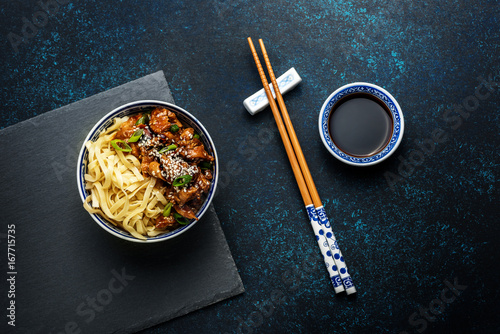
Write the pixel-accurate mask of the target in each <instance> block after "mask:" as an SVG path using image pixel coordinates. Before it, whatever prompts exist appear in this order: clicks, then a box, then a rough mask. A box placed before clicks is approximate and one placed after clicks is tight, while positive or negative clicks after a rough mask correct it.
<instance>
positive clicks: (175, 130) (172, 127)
mask: <svg viewBox="0 0 500 334" xmlns="http://www.w3.org/2000/svg"><path fill="white" fill-rule="evenodd" d="M170 131H172V132H173V133H176V132H177V131H179V126H178V125H177V124H173V125H172V126H171V127H170Z"/></svg>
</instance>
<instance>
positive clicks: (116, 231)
mask: <svg viewBox="0 0 500 334" xmlns="http://www.w3.org/2000/svg"><path fill="white" fill-rule="evenodd" d="M153 105H155V106H162V107H166V108H169V109H171V110H173V111H174V112H176V113H180V114H182V115H183V116H184V117H185V118H188V119H189V120H190V121H192V122H193V123H195V124H196V127H198V128H199V130H201V132H202V133H201V135H202V138H203V139H204V141H205V143H207V142H208V144H209V145H210V149H211V151H212V152H213V156H214V161H215V163H214V165H213V176H214V178H213V179H212V186H211V189H210V191H209V193H208V195H207V199H206V200H205V202H204V203H203V206H202V207H201V209H200V211H198V215H197V217H198V220H199V219H201V217H202V216H203V215H204V214H205V212H206V211H207V210H208V208H209V207H210V204H211V203H212V200H213V198H214V195H215V191H216V189H217V184H218V179H219V159H218V156H217V151H216V148H215V144H214V142H213V140H212V137H211V136H210V134H209V133H208V131H207V130H206V128H205V127H204V126H203V124H202V123H201V122H200V121H199V120H198V119H197V118H196V117H195V116H193V115H192V114H191V113H189V112H188V111H186V110H185V109H183V108H181V107H179V106H177V105H175V104H173V103H170V102H165V101H160V100H137V101H133V102H129V103H126V104H123V105H121V106H119V107H117V108H115V109H113V110H112V111H110V112H108V113H107V114H105V115H104V116H103V117H102V118H101V119H99V120H98V121H97V122H96V124H95V125H94V126H93V127H92V129H91V130H90V131H89V133H88V134H87V136H86V137H85V139H84V141H83V143H82V147H81V149H80V153H79V155H78V160H77V168H76V179H77V185H78V192H79V194H80V198H81V199H82V203H83V201H85V199H86V198H87V197H88V194H87V192H86V191H85V179H84V174H85V173H84V171H85V168H86V165H87V161H86V160H84V158H85V155H86V154H87V153H88V150H87V147H86V146H85V144H86V143H87V142H88V141H89V140H91V139H94V138H96V137H97V136H98V135H99V133H101V132H102V130H104V129H106V128H108V127H109V126H110V125H111V124H112V120H113V119H114V118H115V117H123V116H128V115H131V114H133V112H130V113H129V114H127V112H128V111H130V110H132V109H135V108H139V107H147V106H153ZM120 113H123V115H120ZM117 115H118V116H117ZM88 213H89V214H90V216H91V217H92V218H93V219H94V221H95V222H96V223H97V225H99V226H100V227H101V228H103V229H104V230H105V231H107V232H108V233H110V234H112V235H114V236H116V237H119V238H121V239H124V240H127V241H132V242H137V243H154V242H159V241H165V240H170V239H173V238H175V237H177V236H179V235H181V234H183V233H184V232H186V231H187V230H189V229H190V228H192V227H193V226H194V225H195V224H196V223H197V222H198V220H196V219H192V220H191V221H190V222H189V224H187V225H185V226H182V227H180V228H178V229H176V230H174V231H171V232H167V233H164V234H160V235H158V236H155V237H148V238H147V239H146V240H141V239H137V238H136V237H134V236H132V235H131V234H129V233H128V232H127V231H124V230H121V229H120V228H118V227H115V226H114V225H113V224H111V223H110V222H109V221H108V220H107V219H106V218H105V217H102V216H100V215H98V214H95V213H90V212H88Z"/></svg>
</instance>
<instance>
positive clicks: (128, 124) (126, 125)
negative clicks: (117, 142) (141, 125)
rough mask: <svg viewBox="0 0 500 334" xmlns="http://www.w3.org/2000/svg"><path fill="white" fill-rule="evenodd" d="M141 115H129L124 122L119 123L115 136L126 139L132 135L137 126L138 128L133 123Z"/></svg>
mask: <svg viewBox="0 0 500 334" xmlns="http://www.w3.org/2000/svg"><path fill="white" fill-rule="evenodd" d="M141 117H142V114H138V115H134V116H131V117H130V118H129V119H128V120H126V121H125V122H123V123H122V125H120V129H119V130H118V132H116V135H115V138H116V139H121V140H125V141H126V140H127V139H129V138H130V137H132V135H133V134H134V132H135V130H137V128H138V127H137V126H136V125H135V123H136V122H137V120H138V119H139V118H141Z"/></svg>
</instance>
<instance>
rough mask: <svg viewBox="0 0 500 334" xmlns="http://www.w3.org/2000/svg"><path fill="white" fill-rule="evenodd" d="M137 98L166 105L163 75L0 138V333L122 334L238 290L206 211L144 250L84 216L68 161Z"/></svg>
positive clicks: (218, 229) (238, 283) (43, 117)
mask: <svg viewBox="0 0 500 334" xmlns="http://www.w3.org/2000/svg"><path fill="white" fill-rule="evenodd" d="M141 99H157V100H163V101H167V102H173V98H172V96H171V94H170V90H169V88H168V84H167V82H166V80H165V77H164V75H163V72H161V71H160V72H157V73H154V74H151V75H148V76H146V77H143V78H141V79H138V80H135V81H133V82H130V83H127V84H124V85H122V86H119V87H117V88H114V89H111V90H109V91H106V92H103V93H100V94H98V95H95V96H92V97H89V98H87V99H84V100H82V101H79V102H76V103H73V104H70V105H68V106H65V107H62V108H59V109H57V110H53V111H51V112H47V113H44V114H42V115H40V116H38V117H35V118H33V119H31V120H28V121H25V122H22V123H19V124H16V125H14V126H11V127H8V128H6V129H3V130H1V131H0V170H1V173H2V174H1V178H0V186H1V189H2V191H0V203H2V210H1V213H0V221H1V230H0V249H1V251H0V256H1V258H2V261H1V263H2V269H1V270H2V276H4V275H7V273H8V272H10V271H14V272H16V274H15V275H13V276H15V296H10V297H9V296H8V291H9V289H10V284H8V283H7V281H6V279H5V278H3V279H1V280H0V281H1V282H2V283H0V284H1V285H0V292H1V295H2V297H1V300H2V304H1V305H0V306H1V307H0V308H1V309H2V310H4V311H3V312H2V318H5V316H6V315H7V314H8V312H10V311H8V310H6V309H7V307H8V306H9V305H10V304H9V303H10V302H11V301H12V300H13V301H15V307H16V309H15V317H16V318H15V324H16V326H15V327H11V326H9V325H7V323H6V321H2V322H1V324H2V325H1V326H2V327H1V328H2V329H0V332H2V333H5V332H6V331H7V332H16V333H37V332H41V333H49V332H52V333H73V332H74V333H79V332H80V331H79V330H81V333H130V332H134V331H138V330H140V329H143V328H147V327H150V326H153V325H156V324H158V323H161V322H164V321H167V320H169V319H172V318H174V317H177V316H180V315H183V314H186V313H188V312H191V311H194V310H196V309H199V308H202V307H204V306H207V305H210V304H212V303H216V302H218V301H220V300H223V299H225V298H228V297H231V296H234V295H237V294H240V293H242V292H243V291H244V288H243V284H242V282H241V279H240V277H239V274H238V271H237V268H236V266H235V264H234V261H233V258H232V256H231V253H230V251H229V248H228V245H227V243H226V240H225V237H224V234H223V231H222V229H221V226H220V222H219V220H218V218H217V215H216V213H215V210H214V208H213V206H212V207H211V208H210V209H209V210H208V211H207V213H206V214H205V215H204V217H203V218H202V219H201V220H200V221H199V222H198V223H197V225H196V226H194V227H193V228H191V229H190V230H188V231H187V232H186V233H184V234H183V235H181V236H180V237H178V238H176V239H174V240H172V241H166V242H160V243H155V244H147V245H144V244H136V243H131V242H128V241H124V240H121V239H118V238H116V237H114V236H111V235H109V234H108V233H106V232H105V231H104V230H102V229H101V228H100V227H99V226H97V224H96V223H95V222H94V221H93V220H92V219H91V217H90V216H89V214H88V213H87V212H86V211H85V210H84V209H83V207H82V202H81V199H80V197H79V195H78V190H77V183H76V160H77V154H78V152H79V150H80V147H81V145H82V143H83V140H84V139H85V136H86V134H87V132H88V131H90V129H91V128H92V126H93V125H94V124H95V123H96V122H97V121H98V120H99V119H100V118H101V117H102V116H103V115H104V114H106V113H107V112H109V111H111V110H112V109H114V108H116V107H118V106H120V105H122V104H125V103H127V102H131V101H135V100H141ZM12 225H15V227H14V228H13V229H15V246H14V248H15V250H14V252H15V264H14V266H15V268H13V270H11V269H12V268H11V269H9V268H8V263H7V261H6V259H7V252H8V250H7V245H8V244H7V234H8V226H9V228H10V227H12ZM7 276H8V277H9V276H10V275H7ZM8 277H7V278H8ZM4 313H5V314H4Z"/></svg>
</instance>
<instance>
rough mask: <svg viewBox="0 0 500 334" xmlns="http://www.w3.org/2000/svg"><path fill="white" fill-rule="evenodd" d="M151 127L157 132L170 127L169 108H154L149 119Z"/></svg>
mask: <svg viewBox="0 0 500 334" xmlns="http://www.w3.org/2000/svg"><path fill="white" fill-rule="evenodd" d="M149 127H150V128H151V130H153V131H154V132H156V133H161V132H163V131H164V130H168V129H169V128H170V121H169V120H168V110H167V109H165V108H160V107H157V108H155V109H153V111H152V112H151V118H150V119H149Z"/></svg>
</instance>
